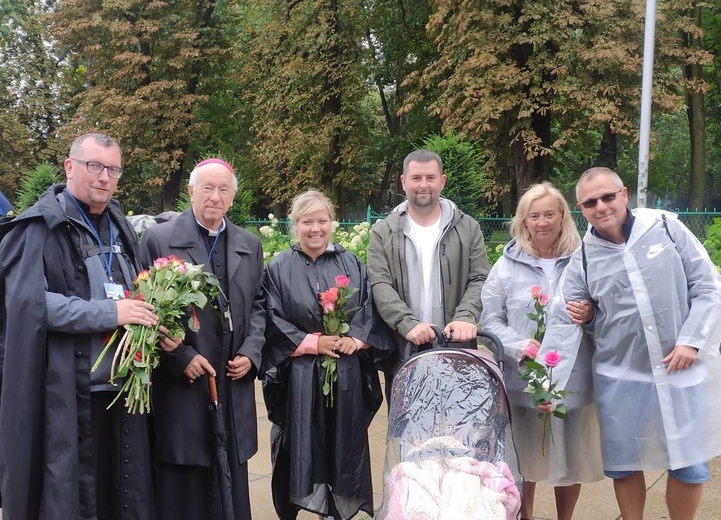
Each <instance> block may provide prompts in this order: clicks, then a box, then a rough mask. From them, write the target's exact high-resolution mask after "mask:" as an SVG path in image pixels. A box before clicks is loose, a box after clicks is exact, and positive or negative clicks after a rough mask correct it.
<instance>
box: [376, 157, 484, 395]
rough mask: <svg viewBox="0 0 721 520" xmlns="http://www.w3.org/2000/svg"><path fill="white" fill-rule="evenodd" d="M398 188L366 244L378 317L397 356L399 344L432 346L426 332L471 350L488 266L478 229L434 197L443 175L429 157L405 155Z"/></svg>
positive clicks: (452, 206)
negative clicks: (394, 203)
mask: <svg viewBox="0 0 721 520" xmlns="http://www.w3.org/2000/svg"><path fill="white" fill-rule="evenodd" d="M401 183H402V184H403V190H404V191H405V192H406V201H405V202H403V203H402V204H400V205H399V206H398V207H396V208H395V209H394V210H393V211H392V212H391V214H390V215H388V217H386V218H385V219H384V220H380V221H378V222H376V223H375V224H374V225H373V228H372V230H371V238H370V244H369V245H368V277H369V278H370V282H371V290H372V292H373V301H374V302H375V305H376V308H377V309H378V313H379V314H380V315H381V317H382V318H383V319H384V320H385V322H386V323H387V324H388V325H389V326H390V327H391V328H392V329H393V330H394V331H395V332H396V343H397V345H398V346H399V348H400V349H402V348H403V346H404V345H405V343H406V342H407V341H410V342H412V343H413V344H414V345H423V344H425V343H430V342H432V341H433V339H434V338H435V334H434V332H433V329H431V325H437V326H439V327H441V328H443V332H444V334H445V335H446V337H447V338H448V339H449V340H451V341H456V342H469V341H473V342H474V344H475V337H476V331H477V323H478V320H479V319H480V317H481V289H482V288H483V282H484V281H485V280H486V276H488V271H489V270H490V267H491V266H490V264H489V262H488V256H487V255H486V247H485V244H484V241H483V233H481V228H480V226H479V225H478V222H477V221H476V220H475V219H473V218H472V217H470V216H468V215H466V214H464V213H463V212H462V211H460V210H459V209H458V208H457V207H456V205H455V204H453V202H451V201H450V200H448V199H444V198H441V191H442V190H443V187H444V186H445V184H446V176H445V175H444V174H443V162H442V161H441V158H440V157H439V156H438V155H437V154H435V153H434V152H431V151H430V150H416V151H414V152H412V153H410V154H409V155H408V156H407V157H406V158H405V160H404V161H403V175H401ZM393 368H394V370H393V371H395V368H397V367H393ZM390 375H391V374H387V375H386V381H387V385H388V384H389V380H390V377H388V376H390Z"/></svg>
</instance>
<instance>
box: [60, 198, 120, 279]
mask: <svg viewBox="0 0 721 520" xmlns="http://www.w3.org/2000/svg"><path fill="white" fill-rule="evenodd" d="M67 194H68V195H70V198H71V199H73V202H74V203H75V205H76V206H77V207H78V209H79V210H80V215H81V216H82V217H83V220H84V221H85V223H86V224H87V225H88V227H89V228H90V232H91V233H92V234H93V238H94V239H95V242H96V243H97V244H98V250H99V251H100V253H99V254H100V258H101V259H102V261H103V264H105V272H106V273H107V275H108V280H110V283H115V282H113V246H114V244H115V233H113V226H112V225H111V223H110V214H109V213H105V216H106V217H108V229H109V230H110V248H109V249H110V252H109V253H108V255H107V256H106V255H105V251H104V248H103V241H102V240H100V235H99V234H98V232H97V230H96V229H95V226H93V223H92V222H90V219H89V218H88V216H87V215H86V214H85V212H84V211H83V208H81V207H80V204H78V199H76V198H75V196H74V195H73V194H72V193H70V192H69V191H68V192H67Z"/></svg>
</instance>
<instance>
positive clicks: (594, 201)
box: [579, 188, 623, 209]
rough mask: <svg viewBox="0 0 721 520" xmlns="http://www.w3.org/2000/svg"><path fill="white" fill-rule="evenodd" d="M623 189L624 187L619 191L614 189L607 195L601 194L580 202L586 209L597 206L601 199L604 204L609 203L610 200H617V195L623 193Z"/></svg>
mask: <svg viewBox="0 0 721 520" xmlns="http://www.w3.org/2000/svg"><path fill="white" fill-rule="evenodd" d="M622 190H623V188H621V189H620V190H618V191H614V192H613V193H606V194H605V195H601V196H600V197H598V198H597V199H587V200H584V201H583V202H579V204H580V205H581V206H583V207H584V208H586V209H591V208H595V207H596V204H598V201H599V200H600V201H602V202H603V203H604V204H608V203H609V202H613V201H614V200H616V195H618V194H619V193H621V191H622Z"/></svg>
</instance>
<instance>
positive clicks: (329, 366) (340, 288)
mask: <svg viewBox="0 0 721 520" xmlns="http://www.w3.org/2000/svg"><path fill="white" fill-rule="evenodd" d="M349 286H350V278H348V277H347V276H345V275H342V274H341V275H338V276H336V277H335V287H331V288H330V289H328V290H327V291H323V292H322V293H320V294H319V295H318V298H319V300H320V304H321V306H322V307H323V332H325V333H326V334H327V335H329V336H342V335H343V334H346V333H347V332H348V331H349V330H350V326H349V325H348V313H349V312H352V311H354V310H356V309H358V307H354V308H352V309H345V308H344V307H345V304H346V302H347V301H348V298H350V297H351V296H353V295H354V294H355V293H356V292H358V289H357V288H350V287H349ZM321 366H322V367H324V368H325V379H324V381H323V395H324V396H325V405H326V406H327V407H329V408H332V407H333V406H334V405H335V398H334V395H333V393H334V386H335V382H336V381H338V371H337V369H336V359H335V358H334V357H331V356H328V355H325V356H323V361H322V363H321Z"/></svg>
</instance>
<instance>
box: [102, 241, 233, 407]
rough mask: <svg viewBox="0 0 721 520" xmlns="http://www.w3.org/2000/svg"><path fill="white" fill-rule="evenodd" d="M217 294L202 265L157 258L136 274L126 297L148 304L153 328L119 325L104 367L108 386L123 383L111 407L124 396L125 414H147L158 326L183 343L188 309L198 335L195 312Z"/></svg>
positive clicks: (214, 282) (216, 286)
mask: <svg viewBox="0 0 721 520" xmlns="http://www.w3.org/2000/svg"><path fill="white" fill-rule="evenodd" d="M218 293H219V284H218V278H217V277H216V276H215V275H214V274H212V273H207V272H205V271H203V266H202V265H193V264H190V263H187V262H184V261H183V260H182V259H180V258H178V257H177V256H173V255H171V256H168V257H167V258H165V257H161V258H158V259H156V260H155V262H153V265H152V266H150V269H149V270H147V271H141V272H140V273H139V274H138V276H137V278H136V279H135V290H134V291H133V292H132V293H131V292H129V291H126V298H135V299H138V300H143V301H146V302H148V303H150V304H151V305H153V307H154V310H153V312H154V313H155V314H156V315H157V316H158V323H156V324H155V325H154V326H152V327H145V326H143V325H125V326H124V328H125V332H123V334H122V336H121V338H120V342H119V343H118V344H117V346H116V347H115V354H114V356H113V361H112V364H111V368H110V382H111V383H112V382H114V381H115V379H117V378H125V383H124V384H123V387H122V388H121V390H120V392H118V397H116V398H115V400H114V401H113V402H112V403H111V404H110V406H112V405H113V404H115V402H116V401H117V400H118V399H119V398H120V396H121V395H123V394H126V395H127V396H126V398H125V407H126V408H127V409H128V411H130V413H145V412H149V411H150V375H151V373H152V371H153V369H154V368H155V367H157V366H158V362H159V359H158V349H159V348H160V347H159V346H158V341H159V340H160V337H161V334H162V333H161V332H160V331H159V330H158V328H159V327H160V325H163V326H164V327H166V328H167V329H168V334H167V336H168V337H171V338H181V339H184V338H185V328H184V326H183V324H182V322H181V320H182V318H183V317H184V316H186V313H187V311H188V310H190V312H191V316H190V319H189V321H188V328H189V329H190V330H192V331H194V332H197V330H198V317H197V315H196V313H195V309H196V307H197V308H199V309H202V308H203V307H205V305H206V304H207V303H208V299H214V298H216V297H217V295H218ZM119 331H120V329H117V330H116V331H115V332H114V333H113V334H112V336H111V337H110V339H109V340H108V341H107V343H106V344H105V348H104V349H103V352H102V353H101V354H100V356H99V357H98V360H97V361H96V362H95V365H94V366H93V368H92V371H95V370H97V368H98V367H99V366H100V362H101V361H102V359H103V358H104V357H105V355H106V354H107V352H108V351H109V350H110V349H111V347H112V345H113V344H114V343H115V341H116V340H117V338H118V335H119Z"/></svg>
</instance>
